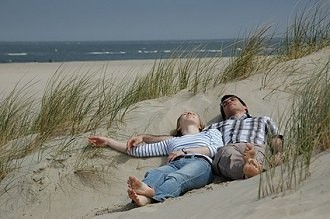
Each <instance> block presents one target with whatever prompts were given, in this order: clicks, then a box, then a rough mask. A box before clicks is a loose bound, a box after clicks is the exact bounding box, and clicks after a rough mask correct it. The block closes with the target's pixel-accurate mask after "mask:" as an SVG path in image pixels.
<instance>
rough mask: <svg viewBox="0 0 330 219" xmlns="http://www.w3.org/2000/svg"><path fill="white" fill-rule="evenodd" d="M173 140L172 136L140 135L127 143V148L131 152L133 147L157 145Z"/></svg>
mask: <svg viewBox="0 0 330 219" xmlns="http://www.w3.org/2000/svg"><path fill="white" fill-rule="evenodd" d="M170 138H173V136H170V135H149V134H140V135H135V136H132V137H131V138H130V139H128V141H127V148H128V150H130V149H131V148H132V147H135V146H136V145H138V144H141V143H143V142H144V143H157V142H160V141H164V140H167V139H170Z"/></svg>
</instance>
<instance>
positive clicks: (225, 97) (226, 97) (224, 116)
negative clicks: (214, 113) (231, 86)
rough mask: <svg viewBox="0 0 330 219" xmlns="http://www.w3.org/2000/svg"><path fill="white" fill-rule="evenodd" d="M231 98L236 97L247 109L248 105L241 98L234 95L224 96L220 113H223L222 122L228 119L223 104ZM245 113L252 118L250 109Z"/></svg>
mask: <svg viewBox="0 0 330 219" xmlns="http://www.w3.org/2000/svg"><path fill="white" fill-rule="evenodd" d="M230 97H236V98H237V99H238V100H239V102H241V104H242V105H243V106H246V107H247V105H246V103H245V102H244V101H243V100H242V99H241V98H239V97H238V96H236V95H233V94H227V95H224V96H223V97H222V98H221V102H220V112H221V116H222V120H225V119H226V115H225V111H224V110H223V105H222V103H223V101H225V100H227V99H228V98H230ZM245 112H246V114H247V115H248V116H249V117H250V115H249V111H248V109H246V110H245Z"/></svg>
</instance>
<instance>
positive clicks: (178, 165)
mask: <svg viewBox="0 0 330 219" xmlns="http://www.w3.org/2000/svg"><path fill="white" fill-rule="evenodd" d="M212 180H213V174H212V167H211V165H210V164H209V162H207V161H206V160H204V159H201V158H196V157H193V158H181V159H179V160H175V161H171V162H170V163H168V164H166V165H164V166H161V167H158V168H155V169H151V170H149V171H148V172H147V173H146V175H145V178H144V179H143V182H144V183H146V184H147V185H148V186H150V187H151V188H153V189H154V190H155V196H154V197H153V199H154V200H156V201H159V202H161V201H164V200H165V199H166V198H173V197H178V196H179V195H181V194H183V193H185V192H187V191H189V190H192V189H198V188H201V187H203V186H205V185H207V184H208V183H210V182H212Z"/></svg>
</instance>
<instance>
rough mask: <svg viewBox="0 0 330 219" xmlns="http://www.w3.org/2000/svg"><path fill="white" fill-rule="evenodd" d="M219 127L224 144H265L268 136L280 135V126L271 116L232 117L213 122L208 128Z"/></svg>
mask: <svg viewBox="0 0 330 219" xmlns="http://www.w3.org/2000/svg"><path fill="white" fill-rule="evenodd" d="M215 128H216V129H218V130H219V131H220V132H221V134H222V137H223V142H224V145H227V144H234V143H245V142H249V143H252V144H257V145H263V144H265V143H266V142H267V137H270V138H272V137H275V136H278V135H280V133H279V130H278V127H277V126H276V124H275V123H274V122H273V121H272V119H271V118H269V117H249V116H247V115H246V114H244V115H243V116H242V117H241V118H238V119H237V118H235V117H230V118H228V119H226V120H224V121H220V122H218V123H214V124H211V125H210V126H208V127H207V128H205V129H206V130H207V129H215Z"/></svg>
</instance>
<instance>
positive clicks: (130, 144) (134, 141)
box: [127, 135, 143, 151]
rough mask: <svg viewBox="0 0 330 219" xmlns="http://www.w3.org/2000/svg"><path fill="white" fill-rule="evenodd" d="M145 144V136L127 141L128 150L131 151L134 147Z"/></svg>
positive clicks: (134, 137)
mask: <svg viewBox="0 0 330 219" xmlns="http://www.w3.org/2000/svg"><path fill="white" fill-rule="evenodd" d="M141 143H143V135H135V136H132V137H130V138H129V139H128V141H127V150H128V151H129V150H131V149H132V148H133V147H136V146H137V145H138V144H141Z"/></svg>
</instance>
